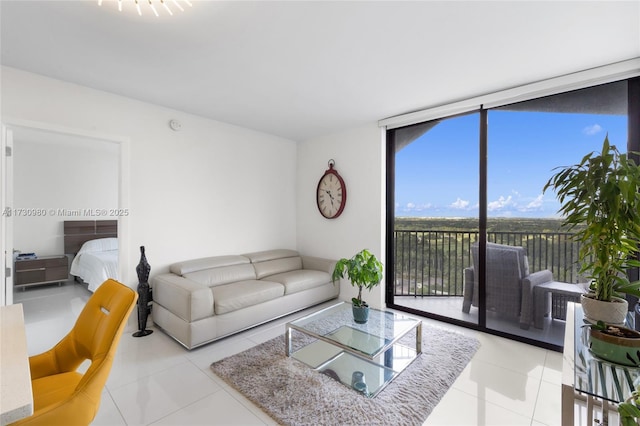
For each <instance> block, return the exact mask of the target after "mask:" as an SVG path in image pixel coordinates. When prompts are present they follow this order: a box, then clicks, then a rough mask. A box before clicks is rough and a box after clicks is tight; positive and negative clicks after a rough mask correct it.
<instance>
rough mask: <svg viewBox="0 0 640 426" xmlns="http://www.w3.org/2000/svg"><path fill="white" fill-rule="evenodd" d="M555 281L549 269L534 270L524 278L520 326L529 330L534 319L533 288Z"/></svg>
mask: <svg viewBox="0 0 640 426" xmlns="http://www.w3.org/2000/svg"><path fill="white" fill-rule="evenodd" d="M549 281H553V273H552V272H551V271H549V270H547V269H545V270H542V271H538V272H534V273H533V274H529V275H527V276H526V277H525V278H523V279H522V304H521V305H520V328H522V329H524V330H527V329H528V328H529V326H530V325H531V321H533V289H534V288H535V287H536V286H538V285H540V284H544V283H546V282H549Z"/></svg>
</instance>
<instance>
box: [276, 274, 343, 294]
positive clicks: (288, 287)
mask: <svg viewBox="0 0 640 426" xmlns="http://www.w3.org/2000/svg"><path fill="white" fill-rule="evenodd" d="M269 281H275V282H278V283H281V284H283V285H284V294H292V293H297V292H299V291H304V290H309V289H310V288H314V287H319V286H321V285H324V284H327V283H330V282H331V275H329V274H328V273H326V272H322V271H314V270H309V269H299V270H297V271H291V272H285V273H282V274H276V275H270V276H269Z"/></svg>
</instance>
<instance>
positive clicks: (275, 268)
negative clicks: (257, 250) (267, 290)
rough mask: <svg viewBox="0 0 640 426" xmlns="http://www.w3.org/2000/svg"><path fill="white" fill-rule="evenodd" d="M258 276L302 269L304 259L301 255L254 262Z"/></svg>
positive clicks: (262, 276) (268, 275)
mask: <svg viewBox="0 0 640 426" xmlns="http://www.w3.org/2000/svg"><path fill="white" fill-rule="evenodd" d="M253 267H254V268H255V271H256V278H258V279H262V278H265V277H271V276H272V275H275V274H282V273H284V272H289V271H296V270H300V269H302V259H301V258H300V257H299V256H296V257H287V258H283V259H275V260H267V261H265V262H260V263H254V264H253Z"/></svg>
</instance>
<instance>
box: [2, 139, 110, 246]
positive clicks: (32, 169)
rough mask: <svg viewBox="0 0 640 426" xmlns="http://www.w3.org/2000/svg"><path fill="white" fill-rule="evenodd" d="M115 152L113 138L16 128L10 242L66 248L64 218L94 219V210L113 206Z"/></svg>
mask: <svg viewBox="0 0 640 426" xmlns="http://www.w3.org/2000/svg"><path fill="white" fill-rule="evenodd" d="M119 156H120V152H119V146H118V145H117V144H115V143H111V142H106V141H98V140H90V139H87V138H77V137H73V136H70V135H59V134H52V133H46V132H40V131H39V132H33V131H26V130H25V129H17V131H16V132H15V134H14V146H13V163H14V166H13V171H14V183H13V188H14V192H15V197H14V202H13V206H14V208H15V209H16V214H15V215H14V219H13V222H14V227H13V230H14V235H13V241H14V244H13V246H14V248H16V249H18V250H20V251H22V252H23V253H24V252H35V253H36V254H37V255H39V256H46V255H55V254H64V232H63V221H65V220H95V219H99V217H92V216H91V213H92V212H97V211H99V209H107V210H110V209H113V208H117V206H118V175H119ZM76 213H77V214H76Z"/></svg>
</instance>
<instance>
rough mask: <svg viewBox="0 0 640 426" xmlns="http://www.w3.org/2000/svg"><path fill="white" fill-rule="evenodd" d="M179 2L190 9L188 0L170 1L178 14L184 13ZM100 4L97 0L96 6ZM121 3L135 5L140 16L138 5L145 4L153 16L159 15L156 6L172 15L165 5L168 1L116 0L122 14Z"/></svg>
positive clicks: (100, 0)
mask: <svg viewBox="0 0 640 426" xmlns="http://www.w3.org/2000/svg"><path fill="white" fill-rule="evenodd" d="M179 1H182V2H184V3H185V4H186V5H187V6H189V7H191V6H192V4H191V2H190V1H189V0H171V3H172V4H173V5H174V6H175V7H177V8H178V9H179V10H180V12H184V8H183V7H182V5H181V4H180V3H179ZM102 2H103V0H98V6H102ZM123 3H135V5H136V10H137V11H138V15H140V16H142V8H141V7H140V3H146V4H147V5H148V6H149V7H150V8H151V10H152V11H153V13H154V15H156V16H160V14H159V13H158V9H156V5H158V4H159V5H161V6H163V7H164V9H165V10H166V11H167V13H168V14H169V15H173V11H172V10H171V8H170V7H169V5H168V4H167V3H169V0H118V10H119V11H120V12H122V9H123V8H122V4H123Z"/></svg>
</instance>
